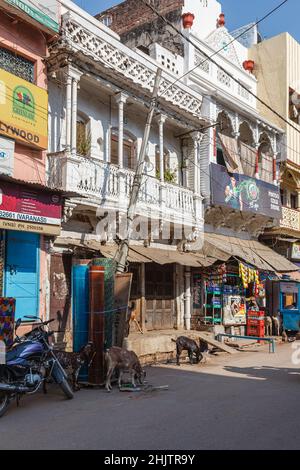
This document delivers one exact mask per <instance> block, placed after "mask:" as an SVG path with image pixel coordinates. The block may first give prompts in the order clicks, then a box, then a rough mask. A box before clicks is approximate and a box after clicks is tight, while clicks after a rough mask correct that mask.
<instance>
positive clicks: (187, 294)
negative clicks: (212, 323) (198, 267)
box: [184, 267, 192, 331]
mask: <svg viewBox="0 0 300 470" xmlns="http://www.w3.org/2000/svg"><path fill="white" fill-rule="evenodd" d="M184 279H185V295H184V299H185V305H184V323H185V329H186V330H187V331H190V329H191V314H192V311H191V310H192V309H191V297H192V295H191V268H189V267H187V268H186V271H185V273H184Z"/></svg>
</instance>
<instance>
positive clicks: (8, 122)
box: [0, 68, 48, 150]
mask: <svg viewBox="0 0 300 470" xmlns="http://www.w3.org/2000/svg"><path fill="white" fill-rule="evenodd" d="M0 134H3V135H6V136H7V137H10V138H11V139H15V140H18V141H19V142H23V143H26V144H28V145H30V146H33V147H37V148H39V149H43V150H46V149H47V147H48V94H47V92H46V90H43V89H42V88H39V87H37V86H36V85H33V84H32V83H29V82H27V81H26V80H23V79H22V78H19V77H16V76H15V75H13V74H11V73H8V72H6V71H5V70H3V69H1V68H0Z"/></svg>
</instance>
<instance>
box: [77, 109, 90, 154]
mask: <svg viewBox="0 0 300 470" xmlns="http://www.w3.org/2000/svg"><path fill="white" fill-rule="evenodd" d="M76 140H77V142H76V144H77V153H78V154H79V155H82V156H84V157H87V156H89V155H90V153H91V131H90V122H89V118H88V117H87V116H86V115H84V114H83V113H77V139H76Z"/></svg>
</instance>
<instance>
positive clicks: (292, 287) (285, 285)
mask: <svg viewBox="0 0 300 470" xmlns="http://www.w3.org/2000/svg"><path fill="white" fill-rule="evenodd" d="M298 290H299V285H298V284H297V283H296V282H281V283H280V291H281V292H283V293H284V294H298Z"/></svg>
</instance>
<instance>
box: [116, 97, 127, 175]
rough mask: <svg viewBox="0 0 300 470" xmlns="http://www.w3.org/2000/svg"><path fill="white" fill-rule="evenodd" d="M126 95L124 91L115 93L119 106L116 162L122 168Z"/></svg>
mask: <svg viewBox="0 0 300 470" xmlns="http://www.w3.org/2000/svg"><path fill="white" fill-rule="evenodd" d="M127 99H128V96H127V95H125V93H118V94H117V95H116V102H117V104H118V106H119V137H118V163H119V167H120V168H123V166H124V165H123V140H124V104H125V103H126V101H127Z"/></svg>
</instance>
